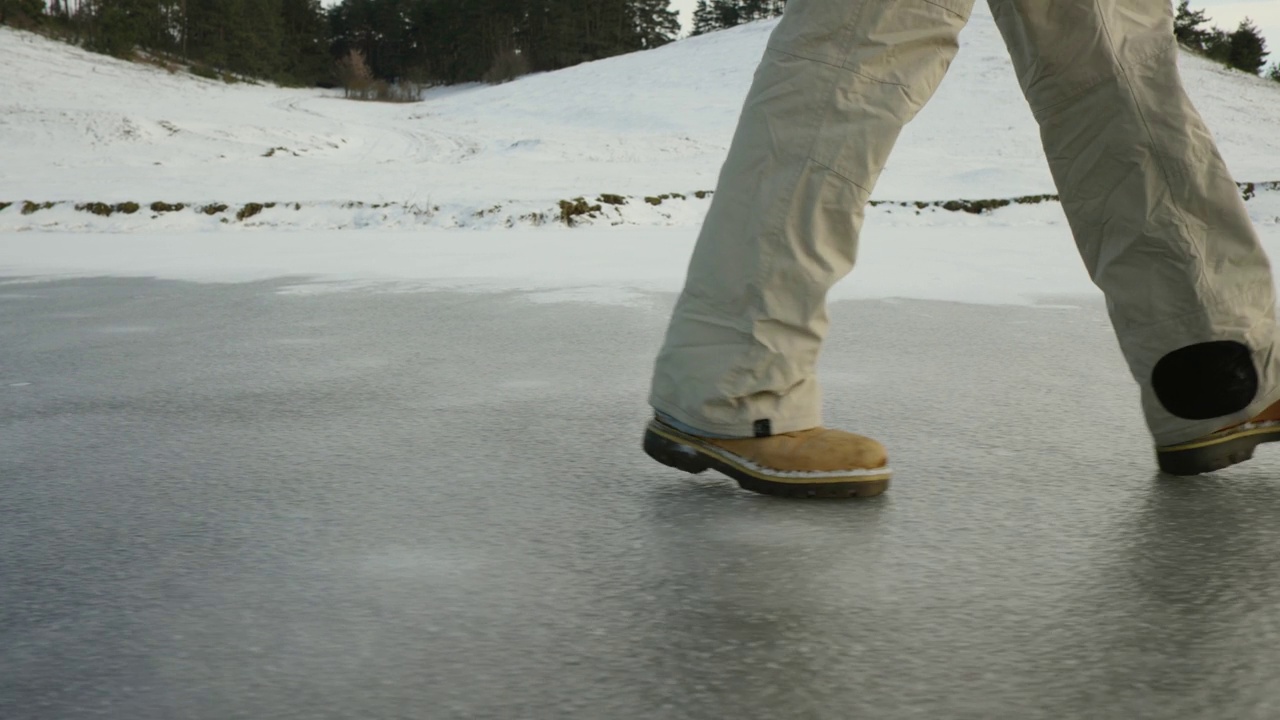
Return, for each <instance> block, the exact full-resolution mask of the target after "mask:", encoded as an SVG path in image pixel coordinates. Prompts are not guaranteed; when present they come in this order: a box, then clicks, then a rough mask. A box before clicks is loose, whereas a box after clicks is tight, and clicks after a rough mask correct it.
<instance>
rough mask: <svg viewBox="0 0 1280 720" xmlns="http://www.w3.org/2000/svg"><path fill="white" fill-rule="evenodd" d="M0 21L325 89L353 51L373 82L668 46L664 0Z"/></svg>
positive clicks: (68, 8)
mask: <svg viewBox="0 0 1280 720" xmlns="http://www.w3.org/2000/svg"><path fill="white" fill-rule="evenodd" d="M0 22H5V23H9V24H14V25H25V26H29V27H31V26H44V27H45V28H47V29H49V30H51V31H54V32H56V33H58V34H60V35H62V36H64V37H66V39H68V40H71V41H72V42H75V43H77V44H80V45H83V46H85V47H86V48H88V49H91V50H95V51H99V52H104V53H109V54H112V55H117V56H129V55H132V54H133V53H134V52H135V51H137V50H141V51H144V52H147V53H152V54H162V55H168V56H174V57H180V58H182V59H183V60H185V61H187V62H190V63H192V64H193V66H195V67H198V68H204V69H206V70H213V71H217V72H219V73H224V72H225V73H235V74H239V75H245V76H252V77H259V78H266V79H270V80H275V81H278V82H284V83H290V84H300V85H311V84H331V83H333V82H334V81H335V80H336V79H337V78H336V77H335V73H336V71H337V68H338V65H337V64H336V63H335V61H336V60H339V59H341V58H347V57H349V56H350V54H351V53H352V51H355V52H357V53H359V54H360V55H361V56H362V58H363V59H364V61H365V62H366V63H367V66H368V68H369V70H370V71H371V72H372V74H373V75H374V77H376V78H379V79H383V80H386V81H389V82H396V81H399V80H402V79H412V81H413V82H416V83H420V84H439V83H444V84H449V83H460V82H470V81H477V80H482V79H484V78H485V77H486V75H490V74H491V73H492V71H493V70H494V68H495V65H502V64H504V63H505V64H507V65H510V64H511V63H513V62H514V63H515V64H516V65H517V66H518V70H519V71H520V72H524V71H540V70H555V69H559V68H563V67H568V66H570V65H575V64H578V63H582V62H587V61H590V60H598V59H601V58H605V57H610V56H613V55H619V54H622V53H627V52H632V51H636V50H646V49H650V48H655V47H658V46H660V45H663V44H666V43H669V42H671V41H673V40H675V39H676V38H677V37H678V36H679V34H680V23H679V18H678V15H677V13H676V12H675V11H673V10H671V9H670V3H669V0H343V1H342V2H340V3H339V4H337V5H335V6H333V7H330V8H328V9H325V8H324V7H323V6H322V5H321V3H320V0H49V2H48V3H46V2H45V0H0Z"/></svg>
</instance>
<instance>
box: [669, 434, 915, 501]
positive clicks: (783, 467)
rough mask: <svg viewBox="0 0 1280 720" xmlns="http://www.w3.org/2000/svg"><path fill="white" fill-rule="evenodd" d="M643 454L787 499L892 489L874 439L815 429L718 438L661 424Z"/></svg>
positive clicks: (885, 456) (881, 451) (862, 494)
mask: <svg viewBox="0 0 1280 720" xmlns="http://www.w3.org/2000/svg"><path fill="white" fill-rule="evenodd" d="M644 450H645V452H646V453H648V454H649V456H650V457H652V458H653V459H655V460H657V461H658V462H660V463H662V464H664V465H669V466H671V467H674V468H678V469H680V470H684V471H685V472H688V473H694V474H697V473H700V472H703V471H704V470H708V469H711V470H718V471H719V472H721V473H724V474H725V475H728V476H729V477H731V478H733V479H734V480H737V481H738V484H739V485H741V486H742V487H743V488H745V489H747V490H751V491H753V492H758V493H763V494H765V495H782V496H785V497H820V498H847V497H874V496H876V495H879V494H881V493H883V492H884V491H885V490H888V489H889V478H890V477H891V476H892V475H893V471H892V470H890V469H889V457H888V454H887V453H886V452H885V449H884V446H883V445H881V444H880V443H878V442H876V441H875V440H872V439H871V438H866V437H862V436H861V435H854V434H853V433H847V432H843V431H841V430H829V429H826V428H813V429H811V430H801V431H799V432H790V433H783V434H782V435H773V436H771V437H763V438H745V439H741V440H717V439H713V438H703V437H697V436H694V435H689V434H688V433H684V432H681V431H679V430H677V429H675V428H673V427H671V426H669V425H667V424H665V423H663V422H661V421H660V420H656V419H655V420H653V421H651V422H650V423H649V427H648V428H647V430H646V431H645V436H644Z"/></svg>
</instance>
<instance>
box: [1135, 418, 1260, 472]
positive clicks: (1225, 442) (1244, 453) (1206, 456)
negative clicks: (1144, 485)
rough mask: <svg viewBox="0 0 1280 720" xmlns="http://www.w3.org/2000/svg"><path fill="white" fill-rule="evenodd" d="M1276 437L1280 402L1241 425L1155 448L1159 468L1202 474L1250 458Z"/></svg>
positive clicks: (1168, 470)
mask: <svg viewBox="0 0 1280 720" xmlns="http://www.w3.org/2000/svg"><path fill="white" fill-rule="evenodd" d="M1277 440H1280V402H1276V403H1274V404H1273V405H1271V407H1269V408H1267V409H1266V410H1263V411H1262V412H1261V413H1258V415H1257V416H1255V417H1254V418H1253V419H1252V420H1250V421H1249V422H1247V423H1244V424H1242V425H1233V426H1232V427H1229V428H1225V429H1223V430H1219V431H1218V432H1215V433H1210V434H1209V435H1205V436H1204V437H1202V438H1197V439H1195V440H1192V441H1190V442H1185V443H1181V444H1179V445H1168V446H1165V447H1161V448H1156V460H1157V462H1159V463H1160V469H1161V470H1163V471H1164V472H1167V473H1169V474H1170V475H1200V474H1202V473H1207V472H1213V471H1215V470H1222V469H1223V468H1227V467H1231V466H1232V465H1235V464H1237V463H1242V462H1244V461H1245V460H1249V459H1250V458H1252V457H1253V451H1254V450H1255V449H1256V448H1257V447H1258V446H1259V445H1261V444H1263V443H1269V442H1276V441H1277Z"/></svg>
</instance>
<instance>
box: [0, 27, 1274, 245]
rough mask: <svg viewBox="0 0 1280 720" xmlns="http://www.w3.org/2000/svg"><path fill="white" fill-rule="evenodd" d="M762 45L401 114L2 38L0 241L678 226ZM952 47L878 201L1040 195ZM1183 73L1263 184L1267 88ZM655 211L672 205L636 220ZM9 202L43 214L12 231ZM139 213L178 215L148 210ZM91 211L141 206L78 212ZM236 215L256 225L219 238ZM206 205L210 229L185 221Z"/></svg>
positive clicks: (990, 68) (596, 67)
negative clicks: (587, 219)
mask: <svg viewBox="0 0 1280 720" xmlns="http://www.w3.org/2000/svg"><path fill="white" fill-rule="evenodd" d="M772 28H773V23H771V22H770V23H758V24H754V25H750V26H746V27H742V28H738V29H735V30H730V31H725V32H721V33H715V34H712V35H709V36H704V37H699V38H692V39H688V40H684V41H681V42H678V43H675V44H673V45H670V46H667V47H664V48H661V49H658V50H654V51H650V52H643V53H636V54H632V55H627V56H623V57H618V58H612V59H609V60H604V61H600V62H595V63H590V64H586V65H581V66H578V67H574V68H570V69H567V70H562V71H559V72H554V73H545V74H540V75H534V76H530V77H526V78H523V79H521V80H518V81H516V82H512V83H509V84H506V85H501V86H496V87H487V86H468V87H459V88H446V89H438V90H435V91H433V92H431V93H430V94H429V95H428V96H427V98H426V100H425V101H424V102H421V103H415V104H409V105H389V104H377V103H358V102H352V101H347V100H343V99H342V98H341V97H339V96H338V95H336V94H335V93H332V92H326V91H320V90H309V89H304V90H299V89H282V88H275V87H263V86H252V85H245V84H237V85H227V84H224V83H221V82H218V81H209V80H203V79H200V78H196V77H192V76H190V75H187V74H185V73H178V74H171V73H169V72H167V71H165V70H163V69H160V68H157V67H152V66H148V65H141V64H133V63H126V62H121V61H117V60H113V59H111V58H107V57H103V56H100V55H95V54H90V53H86V52H83V51H80V50H78V49H75V48H72V47H69V46H67V45H64V44H61V43H56V42H52V41H49V40H46V39H43V38H40V37H38V36H35V35H32V34H29V33H22V32H18V31H14V30H11V29H8V28H0V67H3V68H5V70H4V72H3V73H0V203H3V202H9V203H14V204H13V205H11V206H10V207H8V208H7V209H5V210H4V211H3V212H0V229H34V228H53V227H57V228H60V229H77V228H80V229H129V228H133V227H140V226H148V225H149V226H155V225H156V224H157V223H159V224H161V225H163V226H164V227H166V228H170V229H187V228H191V229H195V228H203V227H218V226H220V225H221V226H225V225H227V224H232V225H236V226H253V225H255V224H256V225H259V226H261V225H271V226H296V227H316V228H323V227H352V226H389V227H406V226H420V225H424V224H426V225H435V226H441V227H454V226H473V227H474V226H480V227H492V226H500V225H513V224H526V223H527V224H532V223H535V222H536V221H538V220H539V219H542V220H546V221H556V220H557V219H558V216H559V212H560V210H559V206H558V203H559V201H560V200H565V199H572V198H576V197H580V196H581V197H585V198H587V199H588V200H589V201H591V204H594V203H596V202H597V200H596V198H597V197H599V196H600V195H601V194H603V193H611V194H617V195H623V196H631V200H630V201H629V202H628V204H627V206H625V207H621V208H615V207H612V206H609V205H608V204H607V203H606V204H604V206H603V208H602V211H601V214H602V215H603V216H604V217H603V218H602V221H608V222H613V223H618V222H627V223H635V224H655V223H656V224H675V225H692V224H696V223H697V222H699V221H700V219H701V217H702V214H703V212H704V211H705V208H706V201H705V200H698V199H696V198H693V197H692V196H691V193H693V192H695V191H705V190H711V189H713V188H714V186H715V176H716V173H717V171H718V169H719V166H720V163H721V162H722V160H723V157H724V153H725V149H726V147H727V145H728V142H729V138H730V135H731V133H732V131H733V127H734V123H735V121H736V118H737V114H738V111H739V108H740V106H741V103H742V99H743V96H744V94H745V92H746V89H747V87H748V84H749V83H750V79H751V74H752V71H753V70H754V68H755V65H756V62H757V61H758V59H759V57H760V54H761V52H762V50H763V47H764V44H765V41H766V38H767V37H768V34H769V32H770V31H771V30H772ZM962 42H963V48H962V51H961V53H960V56H959V58H958V60H957V62H956V64H955V66H954V69H953V71H952V73H951V75H950V77H949V78H948V79H947V82H945V83H944V85H943V87H942V89H941V90H940V91H939V93H938V95H937V97H936V99H935V101H934V102H933V103H932V104H930V105H929V107H927V108H926V109H925V111H924V112H923V113H922V114H921V116H920V117H919V118H918V119H917V121H916V122H915V123H914V124H912V125H911V126H910V127H909V128H908V129H907V132H906V133H904V135H903V138H902V140H901V142H900V144H899V147H898V149H897V151H896V153H895V155H894V157H893V159H892V162H891V166H890V168H889V169H888V171H887V172H886V173H885V175H884V176H883V179H882V181H881V184H880V186H879V188H878V189H877V193H876V195H877V197H879V198H881V199H890V200H945V199H952V198H998V197H1010V196H1019V195H1030V194H1038V193H1048V192H1052V191H1053V186H1052V183H1051V181H1050V178H1049V174H1048V172H1047V169H1046V167H1045V162H1044V159H1043V155H1042V153H1041V151H1040V147H1039V139H1038V136H1037V132H1036V129H1035V126H1034V122H1033V121H1032V119H1031V116H1030V113H1029V111H1028V110H1027V109H1026V107H1025V104H1024V103H1023V100H1022V97H1021V94H1020V93H1019V91H1018V88H1017V84H1016V81H1015V79H1014V76H1013V73H1012V70H1011V68H1010V67H1009V63H1008V60H1007V57H1006V54H1005V51H1004V48H1003V45H1002V44H1001V41H1000V38H999V35H998V33H997V31H996V29H995V26H994V23H993V21H992V19H991V17H990V16H989V15H987V14H985V13H978V14H977V15H976V16H975V17H974V19H973V21H972V23H971V25H970V27H969V28H968V29H967V30H966V31H965V33H964V35H963V38H962ZM1183 70H1184V75H1185V77H1186V81H1187V84H1188V88H1189V90H1190V92H1191V93H1192V95H1193V97H1194V98H1195V99H1196V100H1197V101H1198V104H1199V106H1200V109H1201V111H1202V113H1203V114H1204V115H1205V116H1206V119H1207V120H1208V122H1209V124H1210V126H1211V128H1212V129H1213V131H1214V132H1215V134H1216V135H1217V137H1218V138H1219V140H1220V142H1221V145H1222V149H1223V152H1224V154H1225V155H1226V157H1227V161H1228V163H1229V164H1230V166H1231V168H1232V170H1233V171H1234V173H1235V174H1236V176H1237V177H1238V178H1239V179H1241V180H1258V181H1264V180H1276V179H1280V85H1278V84H1276V83H1274V82H1269V81H1265V80H1261V79H1256V78H1249V77H1246V76H1243V75H1241V74H1239V73H1234V72H1230V71H1227V70H1224V69H1221V68H1219V67H1217V66H1216V65H1214V64H1213V63H1210V62H1207V61H1205V60H1202V59H1200V58H1197V57H1193V56H1189V55H1188V56H1185V57H1184V58H1183ZM663 194H679V195H684V196H686V197H687V199H685V200H681V199H680V198H679V197H678V196H677V197H671V198H667V199H664V200H663V201H662V203H661V204H660V205H656V206H655V205H652V204H649V203H646V202H644V198H645V197H646V196H660V195H663ZM22 201H32V202H35V203H46V202H55V203H61V204H59V205H56V206H54V207H52V208H47V209H40V210H37V211H35V212H30V213H29V214H23V213H22V210H23V207H24V206H23V204H22ZM157 201H165V202H170V203H184V204H186V205H187V206H188V207H187V208H185V210H184V212H180V213H157V212H148V206H149V205H150V204H151V203H153V202H157ZM90 202H99V203H107V204H116V203H125V202H134V203H139V204H140V206H141V209H140V211H138V212H136V213H132V214H130V213H122V212H116V213H115V214H114V215H113V216H112V217H111V218H103V217H100V216H96V215H93V214H91V213H89V212H84V211H77V210H76V209H75V206H76V205H78V204H84V203H90ZM248 203H260V204H263V205H264V207H263V208H262V209H261V211H258V212H257V213H256V214H253V215H252V216H251V217H246V218H243V219H242V220H237V219H236V217H235V216H236V214H237V213H238V212H240V211H241V210H243V208H244V206H245V205H246V204H248ZM270 203H276V204H275V205H274V206H270V207H267V205H268V204H270ZM220 204H225V205H226V206H227V209H226V210H218V207H219V205H220ZM208 205H213V207H212V208H210V214H204V213H200V212H197V211H195V210H194V209H193V207H194V208H198V207H205V206H208ZM298 208H301V209H298ZM27 209H28V210H30V209H32V208H31V206H28V207H27ZM157 216H159V217H157ZM223 221H226V222H223Z"/></svg>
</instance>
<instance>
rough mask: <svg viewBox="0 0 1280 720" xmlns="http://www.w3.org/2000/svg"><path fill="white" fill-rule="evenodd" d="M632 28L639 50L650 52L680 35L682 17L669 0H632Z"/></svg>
mask: <svg viewBox="0 0 1280 720" xmlns="http://www.w3.org/2000/svg"><path fill="white" fill-rule="evenodd" d="M630 11H631V15H632V19H631V26H632V32H633V33H634V41H635V43H636V44H637V45H638V46H639V49H642V50H649V49H652V48H656V47H659V46H662V45H666V44H667V43H669V42H671V41H673V40H675V39H676V37H678V36H679V35H680V16H679V14H678V13H677V12H675V11H674V10H672V9H671V3H670V2H669V1H668V0H630Z"/></svg>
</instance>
